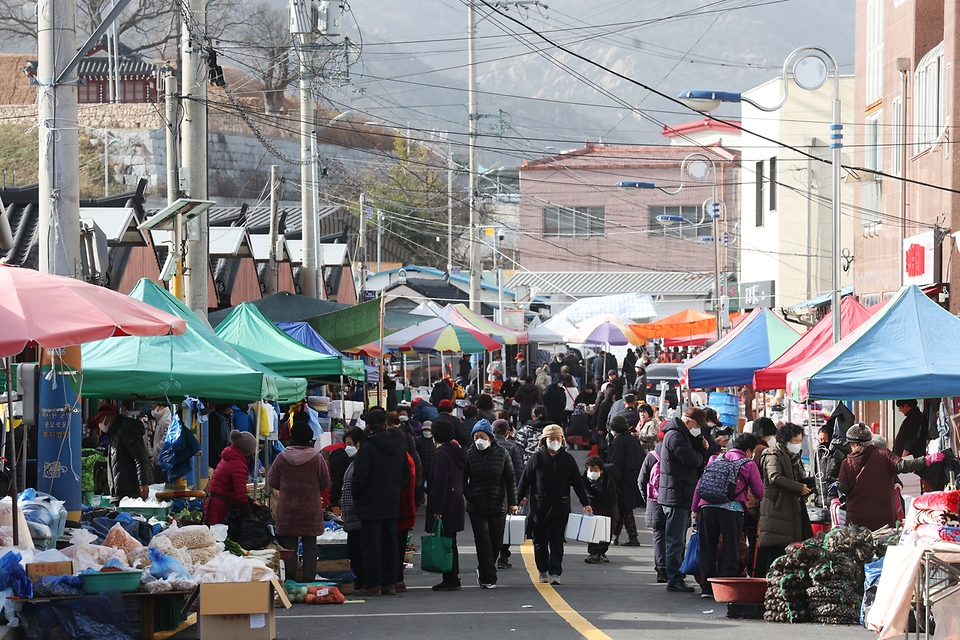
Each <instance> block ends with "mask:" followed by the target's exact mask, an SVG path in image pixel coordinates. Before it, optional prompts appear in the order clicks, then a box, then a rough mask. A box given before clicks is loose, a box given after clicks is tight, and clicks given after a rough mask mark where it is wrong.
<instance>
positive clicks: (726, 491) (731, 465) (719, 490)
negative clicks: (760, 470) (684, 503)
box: [697, 454, 750, 504]
mask: <svg viewBox="0 0 960 640" xmlns="http://www.w3.org/2000/svg"><path fill="white" fill-rule="evenodd" d="M749 461H750V458H740V459H739V460H729V459H728V458H727V457H726V454H724V455H722V456H720V457H719V458H717V459H716V460H714V461H713V462H712V463H711V464H710V465H709V466H708V467H707V468H706V470H705V471H704V472H703V476H701V477H700V482H698V483H697V494H698V495H699V496H700V497H701V498H703V499H704V500H706V501H707V502H709V503H710V504H723V503H725V502H730V501H731V500H733V499H734V497H736V495H737V476H739V475H740V469H741V467H743V465H745V464H746V463H747V462H749Z"/></svg>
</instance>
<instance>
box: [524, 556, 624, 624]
mask: <svg viewBox="0 0 960 640" xmlns="http://www.w3.org/2000/svg"><path fill="white" fill-rule="evenodd" d="M520 552H521V554H523V564H524V565H525V566H526V568H527V573H529V574H530V581H531V582H532V583H533V586H535V587H536V588H537V591H538V592H539V593H540V595H541V596H542V597H543V599H544V600H545V601H546V603H547V604H548V605H550V608H551V609H553V610H554V611H555V612H556V613H557V615H559V616H560V617H561V618H563V619H564V620H565V621H566V622H567V624H569V625H570V626H571V627H573V628H574V630H575V631H576V632H577V633H579V634H580V635H582V636H583V637H584V638H587V640H611V638H610V636H608V635H607V634H605V633H604V632H603V631H600V629H597V628H596V627H595V626H593V625H592V624H591V623H590V621H589V620H587V619H586V618H584V617H583V616H582V615H580V614H579V613H577V612H576V611H575V610H574V609H573V607H571V606H570V605H569V604H567V601H566V600H564V599H563V598H562V597H560V594H559V593H557V590H556V589H554V588H553V585H550V584H543V583H541V582H540V572H539V571H537V563H536V561H535V560H534V558H533V542H532V541H530V540H527V541H526V542H524V543H523V545H521V547H520Z"/></svg>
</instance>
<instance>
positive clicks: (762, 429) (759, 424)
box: [743, 417, 777, 577]
mask: <svg viewBox="0 0 960 640" xmlns="http://www.w3.org/2000/svg"><path fill="white" fill-rule="evenodd" d="M744 431H745V432H746V431H749V432H750V433H752V434H753V435H754V436H755V437H756V438H757V442H759V444H758V445H757V448H756V449H755V450H754V452H753V461H754V462H756V463H757V466H758V467H760V456H761V455H762V454H763V452H764V451H766V450H767V449H768V448H769V445H768V444H767V443H768V442H774V441H775V436H776V435H777V425H775V424H773V420H771V419H770V418H766V417H761V418H757V419H756V420H754V421H753V423H752V424H748V425H747V426H746V427H745V428H744ZM761 468H762V467H761ZM759 526H760V500H759V499H758V498H757V496H755V495H753V492H752V491H750V490H749V488H748V489H747V515H746V517H745V518H744V520H743V533H744V535H746V537H747V545H748V546H749V547H750V548H751V549H756V547H757V530H758V527H759ZM751 569H753V567H751ZM758 577H760V576H758Z"/></svg>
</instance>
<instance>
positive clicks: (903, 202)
mask: <svg viewBox="0 0 960 640" xmlns="http://www.w3.org/2000/svg"><path fill="white" fill-rule="evenodd" d="M907 73H909V71H907V70H904V71H901V72H900V148H899V149H896V150H895V152H896V153H899V154H900V175H899V176H898V177H900V178H901V180H900V242H899V245H900V247H899V249H900V258H899V260H898V261H899V262H902V261H903V246H904V238H906V237H907V182H906V181H905V180H903V179H902V178H906V177H907ZM903 271H904V269H903V266H901V267H900V286H901V287H902V286H903V275H904V274H903Z"/></svg>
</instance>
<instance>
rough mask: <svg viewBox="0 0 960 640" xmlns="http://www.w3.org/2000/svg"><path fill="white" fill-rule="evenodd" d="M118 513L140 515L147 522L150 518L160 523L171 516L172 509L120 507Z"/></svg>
mask: <svg viewBox="0 0 960 640" xmlns="http://www.w3.org/2000/svg"><path fill="white" fill-rule="evenodd" d="M117 511H122V512H124V513H139V514H140V515H142V516H143V517H144V518H146V519H147V520H149V519H150V518H156V519H157V520H160V521H164V520H166V519H167V517H168V516H169V515H170V507H118V508H117Z"/></svg>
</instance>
